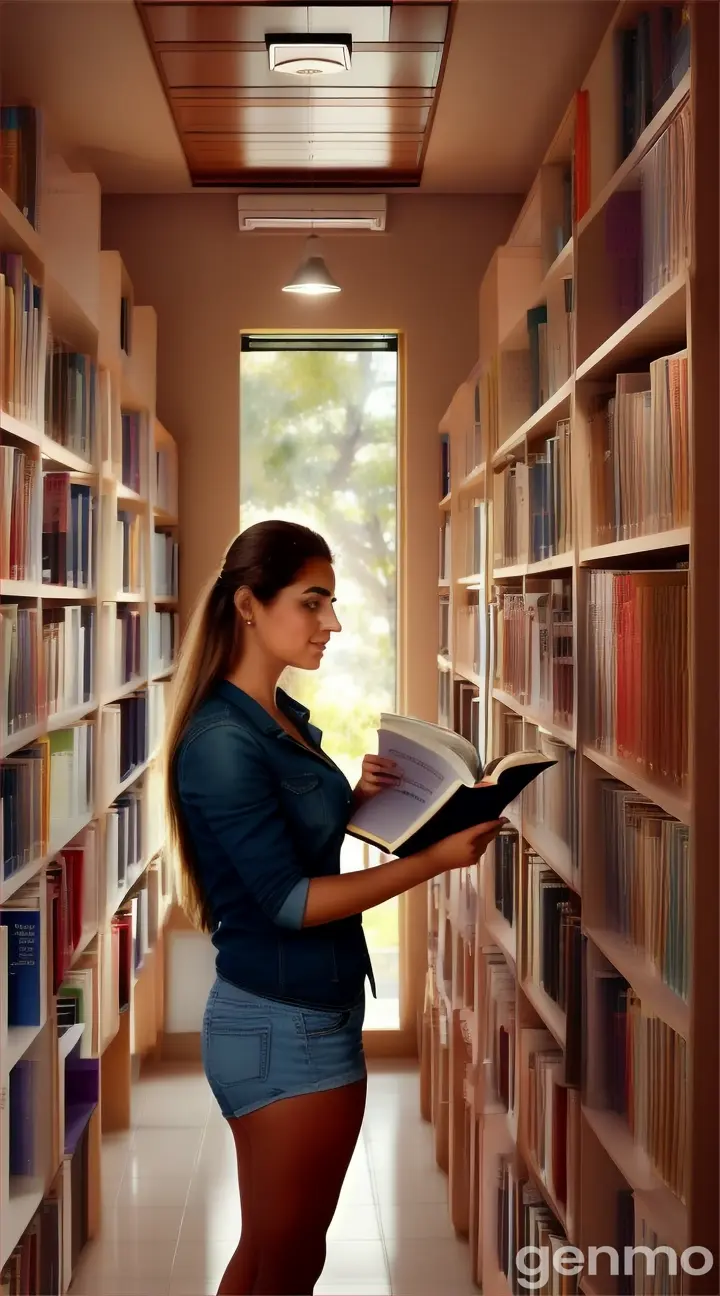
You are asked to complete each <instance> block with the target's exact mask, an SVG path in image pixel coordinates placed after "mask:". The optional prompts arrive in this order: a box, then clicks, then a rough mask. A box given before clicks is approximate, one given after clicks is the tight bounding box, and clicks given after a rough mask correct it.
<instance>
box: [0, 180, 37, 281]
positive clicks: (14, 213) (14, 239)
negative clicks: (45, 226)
mask: <svg viewBox="0 0 720 1296" xmlns="http://www.w3.org/2000/svg"><path fill="white" fill-rule="evenodd" d="M0 245H1V246H2V249H3V251H4V252H19V253H20V254H21V256H23V257H28V258H30V260H31V261H33V262H34V266H32V267H31V269H33V270H35V271H37V270H38V269H39V268H40V266H41V265H42V263H43V253H42V240H41V238H40V235H39V234H38V232H37V230H35V229H33V227H32V225H31V224H30V222H29V220H27V219H26V217H25V216H23V214H22V212H21V211H20V208H19V207H16V206H15V203H14V202H13V201H12V199H11V198H9V197H8V195H7V194H6V193H5V192H4V190H2V189H0Z"/></svg>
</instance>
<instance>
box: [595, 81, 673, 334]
mask: <svg viewBox="0 0 720 1296" xmlns="http://www.w3.org/2000/svg"><path fill="white" fill-rule="evenodd" d="M638 172H639V175H640V179H641V187H640V188H637V189H624V190H619V191H618V192H616V193H615V194H613V195H612V197H611V198H610V200H609V201H608V203H607V205H606V207H605V212H604V222H605V245H606V251H607V257H608V273H609V275H611V276H612V281H613V282H612V290H613V293H614V297H615V304H616V308H617V311H618V315H619V317H620V319H621V320H625V319H629V318H630V316H631V315H634V314H635V312H636V311H638V310H639V309H640V307H641V306H642V305H643V303H644V302H647V301H650V300H651V299H652V298H653V297H654V296H655V294H656V293H658V292H660V290H661V289H662V288H664V287H665V286H666V284H669V283H671V282H672V281H673V280H674V279H675V278H676V277H677V276H678V275H681V274H683V273H684V272H685V271H686V268H687V265H688V262H689V258H690V247H691V243H690V240H691V231H692V211H691V193H692V121H691V114H690V103H689V100H688V101H686V103H685V105H684V107H683V108H682V109H681V111H680V112H679V113H678V114H677V115H676V116H675V117H673V119H672V121H671V122H670V123H669V125H668V126H667V128H666V129H665V130H664V131H663V133H662V135H661V136H660V137H659V139H658V140H657V142H656V143H655V144H654V145H653V147H652V148H651V149H649V150H648V152H647V153H646V154H645V157H644V158H643V160H642V162H640V163H639V166H638Z"/></svg>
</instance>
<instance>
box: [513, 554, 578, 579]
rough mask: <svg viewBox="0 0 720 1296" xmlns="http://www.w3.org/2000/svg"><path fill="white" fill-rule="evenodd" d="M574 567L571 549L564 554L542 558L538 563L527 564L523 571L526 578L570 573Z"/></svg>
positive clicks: (573, 556)
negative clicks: (553, 573) (564, 572)
mask: <svg viewBox="0 0 720 1296" xmlns="http://www.w3.org/2000/svg"><path fill="white" fill-rule="evenodd" d="M574 565H575V555H574V553H573V550H572V549H566V550H565V552H564V553H559V554H553V555H552V557H551V558H542V559H541V560H540V562H529V563H528V564H527V567H526V569H525V575H526V576H542V575H544V573H545V572H554V571H571V570H572V568H573V567H574Z"/></svg>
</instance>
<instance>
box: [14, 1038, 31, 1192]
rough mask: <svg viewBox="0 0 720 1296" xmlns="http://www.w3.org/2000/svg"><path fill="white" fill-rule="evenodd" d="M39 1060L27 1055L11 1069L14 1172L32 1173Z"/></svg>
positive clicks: (21, 1173)
mask: <svg viewBox="0 0 720 1296" xmlns="http://www.w3.org/2000/svg"><path fill="white" fill-rule="evenodd" d="M34 1089H35V1063H34V1062H28V1061H27V1059H25V1058H23V1059H21V1060H20V1061H19V1062H16V1063H15V1066H14V1067H13V1069H12V1071H11V1072H10V1157H9V1162H10V1167H9V1168H10V1174H11V1175H32V1174H33V1172H34V1169H35V1155H34V1138H33V1129H34V1125H35V1122H34V1120H33V1116H34V1106H35V1102H34Z"/></svg>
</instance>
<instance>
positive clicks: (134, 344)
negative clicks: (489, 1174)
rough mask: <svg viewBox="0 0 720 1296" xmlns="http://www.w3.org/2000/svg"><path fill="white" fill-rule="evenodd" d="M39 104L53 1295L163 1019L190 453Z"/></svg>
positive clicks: (7, 255) (36, 641) (29, 1223)
mask: <svg viewBox="0 0 720 1296" xmlns="http://www.w3.org/2000/svg"><path fill="white" fill-rule="evenodd" d="M23 113H24V116H23V125H22V130H21V133H20V138H19V140H18V139H15V141H14V143H15V144H17V145H18V147H19V153H20V156H24V155H25V151H26V150H27V148H28V147H29V144H28V141H29V140H30V142H31V143H32V146H33V147H35V148H36V150H37V166H36V168H35V171H34V172H33V171H32V167H29V168H28V174H29V175H30V176H31V179H32V209H33V211H34V213H35V216H36V224H37V228H35V226H34V225H33V224H31V223H30V220H29V219H28V218H27V217H26V216H25V215H24V214H23V213H22V212H21V211H20V210H19V209H18V207H17V205H16V203H15V202H14V201H13V200H12V197H11V195H10V194H8V193H5V192H3V191H2V190H0V262H1V264H0V275H2V279H1V280H0V287H1V288H2V292H1V293H0V335H1V336H0V341H1V342H2V345H1V346H0V356H1V357H2V366H1V368H0V664H1V666H2V671H1V673H0V678H1V680H2V690H3V692H2V704H1V705H0V780H2V782H1V785H0V843H1V844H2V858H1V860H0V1274H2V1278H1V1279H0V1286H2V1289H3V1291H6V1290H7V1291H8V1292H9V1293H10V1296H16V1293H20V1292H21V1291H22V1292H24V1291H25V1290H41V1291H43V1293H48V1296H50V1293H60V1292H63V1291H65V1290H66V1289H67V1287H68V1285H69V1283H70V1281H71V1278H72V1273H73V1270H74V1268H75V1265H76V1263H77V1259H78V1256H79V1254H80V1250H81V1248H82V1246H83V1245H84V1242H85V1241H86V1240H87V1239H88V1238H90V1237H92V1236H93V1235H94V1233H95V1232H96V1231H97V1228H98V1227H99V1219H100V1209H101V1182H100V1142H101V1136H102V1134H103V1133H105V1132H108V1131H113V1130H119V1129H124V1128H127V1127H129V1124H130V1110H131V1096H132V1093H131V1089H132V1075H133V1064H134V1060H137V1059H139V1058H142V1057H144V1056H146V1055H148V1054H149V1053H151V1052H152V1051H153V1050H154V1049H155V1048H156V1046H157V1043H158V1036H159V1032H160V1030H161V1027H162V1003H163V967H164V955H163V929H164V926H165V922H166V919H167V916H168V913H169V909H170V903H171V898H172V886H171V881H170V876H169V866H168V862H167V860H166V858H165V855H164V852H163V842H164V822H163V816H162V795H161V789H160V771H159V766H158V759H157V757H158V752H159V746H160V743H161V738H162V731H163V724H164V706H165V694H166V690H167V688H168V687H169V683H170V679H171V676H172V671H173V662H174V655H175V649H176V646H177V640H178V628H177V598H178V537H179V516H178V455H177V447H176V445H175V442H174V440H173V438H172V436H171V434H170V433H169V432H168V431H167V429H165V428H164V427H163V426H162V424H161V423H160V422H159V420H158V419H157V417H156V409H155V372H156V362H157V336H156V334H157V327H156V319H155V312H154V310H153V309H152V308H151V307H149V306H141V305H138V304H136V303H135V301H134V295H133V290H132V283H131V281H130V278H129V275H128V273H127V270H126V269H125V267H124V266H123V264H122V261H121V259H120V257H119V256H118V254H117V253H115V252H111V251H100V190H99V186H98V183H97V180H96V179H95V177H94V176H92V175H86V174H77V173H74V172H72V171H70V170H69V169H68V168H67V167H66V166H65V165H64V164H63V162H62V160H61V159H59V158H56V157H52V156H44V155H43V150H42V147H41V141H42V133H41V119H40V117H39V115H37V114H35V113H34V111H33V110H31V109H25V110H23ZM8 120H11V118H8V116H7V114H6V115H5V116H4V118H3V126H4V128H7V122H8ZM23 131H24V132H25V134H23ZM6 143H7V140H6V139H5V138H4V139H3V144H6ZM23 174H25V172H23ZM31 214H32V213H31ZM11 290H12V291H11ZM15 307H18V309H17V311H15ZM48 1096H49V1097H50V1102H49V1103H48ZM28 1266H30V1268H28ZM33 1267H35V1268H34V1269H33ZM31 1270H33V1272H34V1273H35V1277H33V1278H32V1279H31V1280H30V1281H31V1282H33V1283H35V1285H34V1286H32V1287H26V1286H25V1285H23V1284H25V1283H26V1281H27V1274H28V1273H29V1272H30V1271H31Z"/></svg>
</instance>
